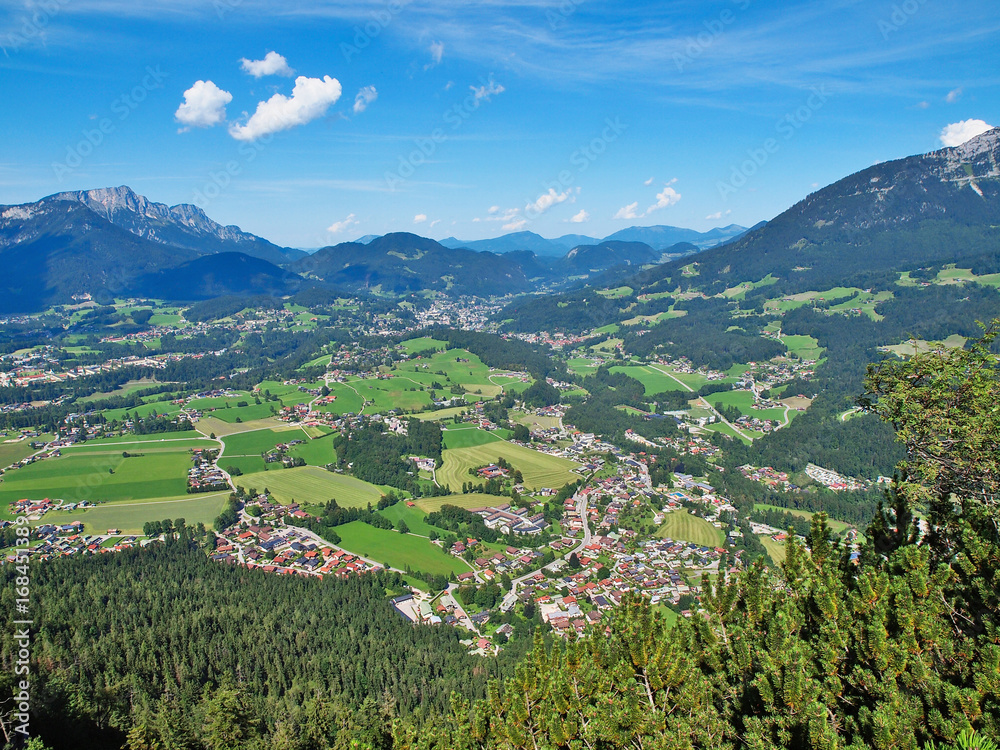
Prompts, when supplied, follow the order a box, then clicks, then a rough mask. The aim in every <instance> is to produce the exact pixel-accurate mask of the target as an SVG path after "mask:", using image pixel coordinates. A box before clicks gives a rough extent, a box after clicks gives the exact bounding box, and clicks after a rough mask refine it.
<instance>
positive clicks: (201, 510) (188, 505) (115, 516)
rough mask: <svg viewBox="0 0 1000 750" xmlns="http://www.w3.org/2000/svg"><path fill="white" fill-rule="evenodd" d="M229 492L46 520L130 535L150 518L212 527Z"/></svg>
mask: <svg viewBox="0 0 1000 750" xmlns="http://www.w3.org/2000/svg"><path fill="white" fill-rule="evenodd" d="M228 496H229V493H227V492H213V493H205V494H198V495H183V496H181V497H176V498H164V499H161V500H154V501H150V502H144V503H108V504H106V505H99V506H98V507H96V508H83V509H80V510H73V511H56V512H52V513H46V514H45V519H44V520H45V523H56V524H58V523H68V522H70V521H83V523H84V526H85V527H86V531H88V532H90V533H93V532H100V533H104V532H106V531H107V530H108V529H121V530H122V532H124V533H127V534H139V533H142V525H143V524H144V523H145V522H146V521H162V520H163V519H165V518H170V519H177V518H183V519H184V521H185V523H187V524H188V525H189V526H195V525H197V524H198V523H199V522H201V523H203V524H205V525H206V526H211V525H212V522H213V521H214V520H215V518H216V516H218V515H219V514H220V513H221V512H222V509H223V507H225V504H226V498H227V497H228Z"/></svg>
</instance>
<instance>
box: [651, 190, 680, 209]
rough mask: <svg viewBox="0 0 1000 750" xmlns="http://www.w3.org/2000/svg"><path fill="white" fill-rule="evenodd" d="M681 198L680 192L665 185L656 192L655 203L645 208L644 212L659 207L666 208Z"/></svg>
mask: <svg viewBox="0 0 1000 750" xmlns="http://www.w3.org/2000/svg"><path fill="white" fill-rule="evenodd" d="M680 199H681V194H680V193H678V192H677V191H676V190H674V189H673V188H672V187H665V188H663V190H662V191H660V192H659V193H657V194H656V203H654V204H653V205H652V206H650V207H649V208H647V209H646V213H647V214H648V213H651V212H653V211H656V210H657V209H660V208H667V207H668V206H672V205H674V204H675V203H677V201H679V200H680Z"/></svg>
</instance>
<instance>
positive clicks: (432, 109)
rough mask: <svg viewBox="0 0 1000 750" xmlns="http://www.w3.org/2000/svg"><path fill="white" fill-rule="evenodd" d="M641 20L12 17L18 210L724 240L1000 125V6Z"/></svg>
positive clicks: (326, 5)
mask: <svg viewBox="0 0 1000 750" xmlns="http://www.w3.org/2000/svg"><path fill="white" fill-rule="evenodd" d="M623 5H624V4H619V3H603V2H597V1H596V0H582V1H581V2H576V0H552V1H550V2H549V1H546V2H541V1H539V2H533V1H532V0H522V1H521V2H508V1H507V0H484V1H483V2H476V3H466V2H457V0H434V1H433V2H430V1H425V0H413V1H412V2H404V1H403V0H381V1H379V2H338V1H337V0H331V1H330V2H320V0H298V1H296V0H286V1H285V2H281V3H276V2H267V1H265V0H157V1H156V2H145V1H143V2H137V1H136V0H32V1H31V2H24V1H23V0H19V1H17V2H11V1H8V0H0V47H2V49H0V91H2V94H3V99H4V101H5V102H6V104H5V106H4V107H3V108H2V110H0V135H2V139H3V144H4V145H3V150H2V151H0V203H24V202H28V201H33V200H37V199H38V198H40V197H42V196H44V195H48V194H51V193H54V192H59V191H62V190H80V189H86V188H94V187H106V186H114V185H121V184H127V185H130V186H131V187H132V188H134V189H135V190H136V191H138V192H140V193H142V194H144V195H146V196H148V197H149V198H150V199H152V200H155V201H159V202H163V203H168V204H171V205H173V204H176V203H196V204H198V205H200V206H201V207H202V208H204V209H205V210H206V211H207V213H208V214H209V216H211V217H212V218H214V219H216V220H217V221H220V222H222V223H226V224H237V225H239V226H241V227H243V228H244V229H246V230H248V231H251V232H254V233H255V234H259V235H261V236H264V237H266V238H268V239H270V240H272V241H274V242H277V243H279V244H282V245H290V246H295V247H318V246H322V245H326V244H333V243H336V242H341V241H345V240H349V239H354V238H356V237H358V236H360V235H363V234H368V233H372V234H382V233H385V232H390V231H413V232H416V233H418V234H423V235H425V236H430V237H435V238H438V239H440V238H443V237H446V236H449V235H452V236H456V237H459V238H461V239H479V238H483V237H493V236H498V235H500V234H504V233H506V232H509V231H516V230H520V229H525V230H530V231H534V232H537V233H539V234H541V235H543V236H546V237H555V236H559V235H562V234H569V233H579V234H586V235H591V236H597V237H602V236H605V235H607V234H610V233H612V232H614V231H617V230H618V229H622V228H625V227H628V226H632V225H651V224H671V225H675V226H687V227H692V228H695V229H700V230H705V229H708V228H710V227H712V226H717V225H724V224H729V223H738V224H743V225H751V224H753V223H755V222H757V221H760V220H762V219H770V218H772V217H773V216H775V215H777V214H778V213H780V212H781V211H783V210H784V209H786V208H788V207H789V206H790V205H792V204H793V203H794V202H796V201H797V200H799V199H801V198H803V197H804V196H806V195H807V194H808V193H810V192H811V191H813V190H815V189H816V188H817V187H822V186H824V185H827V184H829V183H830V182H833V181H835V180H837V179H839V178H840V177H843V176H845V175H847V174H850V173H851V172H854V171H857V170H859V169H862V168H864V167H867V166H869V165H871V164H873V163H876V162H879V161H885V160H888V159H893V158H897V157H901V156H906V155H909V154H913V153H923V152H926V151H931V150H935V149H937V148H940V147H941V145H942V131H943V130H944V129H945V128H946V127H948V126H949V125H952V126H954V127H953V128H952V134H951V135H949V136H946V138H950V139H952V140H955V139H960V138H962V137H964V136H966V135H968V134H969V133H971V132H975V130H976V126H975V124H974V123H973V124H971V125H970V124H968V121H970V120H971V121H974V120H981V121H984V122H985V123H987V124H991V125H1000V64H998V63H1000V35H998V34H1000V7H998V6H997V4H996V3H995V1H993V0H982V1H980V0H969V1H968V2H961V3H941V2H937V1H936V0H904V1H902V2H852V1H849V0H842V1H839V2H836V1H829V2H784V3H777V2H762V1H761V0H720V1H719V2H694V1H688V0H674V1H672V2H669V3H663V2H656V3H632V4H629V5H628V6H627V7H623ZM199 82H200V83H199ZM182 105H183V106H182ZM959 123H966V124H964V125H958V124H959ZM979 127H982V126H979Z"/></svg>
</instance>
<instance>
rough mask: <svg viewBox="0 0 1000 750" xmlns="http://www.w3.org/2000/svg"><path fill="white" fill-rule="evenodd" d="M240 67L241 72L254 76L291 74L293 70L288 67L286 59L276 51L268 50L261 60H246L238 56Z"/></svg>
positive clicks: (293, 72)
mask: <svg viewBox="0 0 1000 750" xmlns="http://www.w3.org/2000/svg"><path fill="white" fill-rule="evenodd" d="M240 67H241V68H243V72H245V73H249V74H250V75H252V76H253V77H254V78H262V77H263V76H292V75H294V74H295V71H294V70H292V69H291V68H290V67H288V60H286V59H285V58H284V57H283V56H282V55H279V54H278V53H277V52H268V53H267V54H266V55H264V59H263V60H248V59H246V58H245V57H243V58H240Z"/></svg>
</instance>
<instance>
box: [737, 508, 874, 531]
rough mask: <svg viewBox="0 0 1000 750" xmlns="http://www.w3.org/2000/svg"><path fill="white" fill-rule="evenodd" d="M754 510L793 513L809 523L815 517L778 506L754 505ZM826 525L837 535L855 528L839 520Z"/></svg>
mask: <svg viewBox="0 0 1000 750" xmlns="http://www.w3.org/2000/svg"><path fill="white" fill-rule="evenodd" d="M753 509H754V510H778V511H782V510H783V511H785V512H786V513H791V514H792V515H793V516H798V517H799V518H804V519H805V520H807V521H811V520H812V517H813V514H812V513H810V512H809V511H807V510H797V509H792V508H779V507H778V506H777V505H768V504H766V503H754V506H753ZM826 523H827V525H828V526H829V527H830V529H831V530H832V531H833V532H834V533H837V534H842V533H844V532H845V531H847V530H848V529H853V528H854V527H853V526H851V524H849V523H844V522H843V521H837V520H835V519H833V518H827V519H826Z"/></svg>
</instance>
